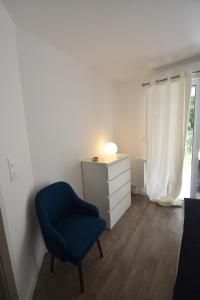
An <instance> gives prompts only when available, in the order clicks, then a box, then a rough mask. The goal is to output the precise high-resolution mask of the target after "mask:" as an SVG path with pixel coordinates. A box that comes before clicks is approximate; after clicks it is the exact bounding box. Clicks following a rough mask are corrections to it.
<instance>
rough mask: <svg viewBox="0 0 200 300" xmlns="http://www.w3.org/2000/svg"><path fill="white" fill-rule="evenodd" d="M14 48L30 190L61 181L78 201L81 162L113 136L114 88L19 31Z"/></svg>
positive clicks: (89, 71) (69, 58) (44, 44)
mask: <svg viewBox="0 0 200 300" xmlns="http://www.w3.org/2000/svg"><path fill="white" fill-rule="evenodd" d="M17 47H18V53H19V64H20V72H21V79H22V88H23V97H24V105H25V113H26V120H27V128H28V134H29V142H30V149H31V157H32V165H33V173H34V180H35V184H36V187H37V189H39V188H40V187H41V186H44V185H46V184H48V183H50V182H54V181H57V180H66V181H68V182H69V183H71V184H72V186H73V187H74V188H75V190H76V192H77V193H78V194H79V195H81V196H82V177H81V164H80V161H81V159H82V158H85V157H88V156H94V155H96V154H98V153H101V151H102V145H103V144H104V143H105V142H106V141H108V140H113V137H114V125H113V121H112V118H113V108H112V105H113V101H115V97H113V96H114V93H115V88H114V85H113V84H112V83H111V82H110V81H109V80H106V79H103V77H102V76H100V75H98V74H97V73H96V72H95V71H94V70H91V69H89V68H87V67H86V66H84V65H83V64H81V63H79V62H77V61H76V60H74V59H73V58H72V57H70V56H68V55H67V54H66V53H65V52H62V51H60V50H58V49H57V48H55V47H53V46H51V45H50V44H48V43H46V42H44V41H42V40H40V39H39V38H37V37H35V36H33V35H31V34H28V33H27V32H25V31H23V30H21V29H18V30H17Z"/></svg>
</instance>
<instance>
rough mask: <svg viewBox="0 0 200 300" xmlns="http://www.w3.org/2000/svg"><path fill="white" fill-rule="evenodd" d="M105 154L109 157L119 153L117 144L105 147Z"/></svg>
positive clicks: (109, 144) (108, 144)
mask: <svg viewBox="0 0 200 300" xmlns="http://www.w3.org/2000/svg"><path fill="white" fill-rule="evenodd" d="M104 152H105V153H106V154H107V155H114V154H116V153H117V145H116V144H115V143H107V144H105V146H104Z"/></svg>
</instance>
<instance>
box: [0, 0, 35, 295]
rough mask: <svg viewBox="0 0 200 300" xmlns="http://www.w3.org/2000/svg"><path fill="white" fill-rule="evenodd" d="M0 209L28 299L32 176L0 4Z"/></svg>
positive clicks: (9, 30) (8, 30)
mask: <svg viewBox="0 0 200 300" xmlns="http://www.w3.org/2000/svg"><path fill="white" fill-rule="evenodd" d="M0 40H1V42H0V66H1V67H0V137H1V140H0V186H1V192H2V198H3V199H2V200H1V203H0V208H1V210H2V214H3V221H4V225H5V230H6V236H7V239H8V245H9V250H10V256H11V260H12V265H13V271H14V277H15V280H16V285H17V289H18V293H19V299H20V300H24V299H27V296H28V294H29V293H30V292H31V291H30V288H31V286H32V280H33V278H34V275H35V274H37V272H38V266H37V262H36V257H35V251H34V249H35V245H36V241H35V239H34V238H35V228H36V227H35V226H36V219H35V216H34V208H33V199H32V191H33V175H32V167H31V160H30V153H29V144H28V137H27V130H26V123H25V115H24V106H23V99H22V90H21V84H20V75H19V69H18V57H17V49H16V39H15V26H14V24H13V22H12V20H11V19H10V17H9V15H8V13H7V11H6V10H5V8H4V6H3V5H2V3H1V2H0ZM8 155H12V157H13V160H14V163H15V167H16V175H17V177H16V180H15V181H14V182H12V183H11V182H10V180H9V173H8V168H7V161H6V159H7V156H8Z"/></svg>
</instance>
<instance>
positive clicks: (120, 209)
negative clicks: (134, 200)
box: [110, 193, 131, 228]
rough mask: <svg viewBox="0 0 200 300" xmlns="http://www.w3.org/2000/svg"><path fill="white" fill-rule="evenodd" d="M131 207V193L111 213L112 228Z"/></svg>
mask: <svg viewBox="0 0 200 300" xmlns="http://www.w3.org/2000/svg"><path fill="white" fill-rule="evenodd" d="M130 206H131V193H129V194H128V195H127V196H126V197H125V198H124V199H122V200H121V201H120V203H119V204H118V205H117V206H115V207H114V208H113V209H112V210H111V211H110V228H112V227H113V226H114V225H115V224H116V223H117V221H118V220H119V219H120V218H121V217H122V215H123V214H124V213H125V211H126V210H127V209H128V208H129V207H130Z"/></svg>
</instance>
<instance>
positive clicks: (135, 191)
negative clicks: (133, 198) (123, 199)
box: [131, 185, 147, 196]
mask: <svg viewBox="0 0 200 300" xmlns="http://www.w3.org/2000/svg"><path fill="white" fill-rule="evenodd" d="M131 192H132V193H133V194H139V195H143V196H147V191H146V188H145V187H137V186H136V185H132V186H131Z"/></svg>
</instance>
